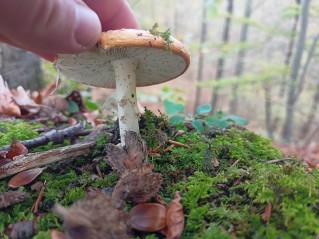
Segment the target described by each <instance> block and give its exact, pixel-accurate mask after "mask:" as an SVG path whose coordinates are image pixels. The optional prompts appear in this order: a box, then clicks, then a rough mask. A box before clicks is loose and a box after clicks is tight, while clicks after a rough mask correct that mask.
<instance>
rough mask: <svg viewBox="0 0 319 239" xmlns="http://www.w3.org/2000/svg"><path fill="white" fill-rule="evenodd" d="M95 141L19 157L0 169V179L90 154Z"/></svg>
mask: <svg viewBox="0 0 319 239" xmlns="http://www.w3.org/2000/svg"><path fill="white" fill-rule="evenodd" d="M94 143H95V141H90V142H86V143H82V144H75V145H70V146H66V147H61V148H57V149H52V150H49V151H45V152H38V153H30V154H25V155H19V156H17V157H15V158H14V160H13V161H12V162H9V163H7V164H4V165H2V166H1V167H0V179H1V178H5V177H8V176H10V175H13V174H15V173H19V172H22V171H24V170H27V169H30V168H34V167H39V166H43V165H47V164H50V163H54V162H58V161H61V160H64V159H67V158H76V157H78V156H81V155H84V154H87V153H89V152H90V150H91V148H92V147H93V145H94Z"/></svg>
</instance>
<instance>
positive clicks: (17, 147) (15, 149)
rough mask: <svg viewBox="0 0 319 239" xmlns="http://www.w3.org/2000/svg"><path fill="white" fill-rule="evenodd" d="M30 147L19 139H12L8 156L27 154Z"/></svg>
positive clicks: (10, 157) (11, 157)
mask: <svg viewBox="0 0 319 239" xmlns="http://www.w3.org/2000/svg"><path fill="white" fill-rule="evenodd" d="M27 153H28V149H27V148H26V147H25V146H24V145H23V144H22V143H21V142H20V141H18V140H15V139H14V140H12V143H11V145H10V149H9V151H8V152H7V153H6V155H5V156H6V158H9V159H13V158H14V157H16V156H18V155H21V154H27Z"/></svg>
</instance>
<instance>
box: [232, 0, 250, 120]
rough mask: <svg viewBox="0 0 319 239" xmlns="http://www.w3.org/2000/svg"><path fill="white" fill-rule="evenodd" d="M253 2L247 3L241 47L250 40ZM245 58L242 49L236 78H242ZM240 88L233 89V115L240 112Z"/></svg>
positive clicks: (238, 57)
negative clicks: (249, 20) (249, 32)
mask: <svg viewBox="0 0 319 239" xmlns="http://www.w3.org/2000/svg"><path fill="white" fill-rule="evenodd" d="M252 2H253V0H247V1H246V5H245V13H244V17H245V22H244V23H243V25H242V27H241V30H240V38H239V41H240V43H241V45H243V43H245V42H247V39H248V29H249V23H247V20H248V19H249V18H250V16H251V12H252V9H251V6H252ZM245 56H246V49H245V48H243V47H241V49H240V50H239V52H238V54H237V62H236V65H235V76H236V77H240V76H241V75H242V72H243V70H244V60H245ZM238 86H239V83H237V84H235V85H234V86H233V87H232V95H231V101H230V112H231V113H232V114H237V110H238Z"/></svg>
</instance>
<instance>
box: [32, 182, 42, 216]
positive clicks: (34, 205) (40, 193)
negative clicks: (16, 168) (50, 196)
mask: <svg viewBox="0 0 319 239" xmlns="http://www.w3.org/2000/svg"><path fill="white" fill-rule="evenodd" d="M44 189H45V187H44V185H42V187H41V189H40V192H39V195H38V197H37V199H36V200H35V202H34V203H33V205H32V207H31V212H33V213H37V212H38V209H39V204H40V202H41V200H42V198H43V194H44Z"/></svg>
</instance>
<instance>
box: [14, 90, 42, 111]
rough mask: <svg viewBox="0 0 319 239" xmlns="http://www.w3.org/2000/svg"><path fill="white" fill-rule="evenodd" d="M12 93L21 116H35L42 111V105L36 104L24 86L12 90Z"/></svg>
mask: <svg viewBox="0 0 319 239" xmlns="http://www.w3.org/2000/svg"><path fill="white" fill-rule="evenodd" d="M11 92H12V94H13V97H12V98H13V100H14V101H15V102H16V104H17V105H18V106H19V107H20V110H21V114H23V115H24V116H25V117H28V116H30V115H34V114H36V113H38V112H39V111H40V109H41V105H38V104H37V103H35V102H34V100H33V99H32V98H31V97H30V95H29V94H28V93H27V92H26V91H25V90H24V88H23V87H22V86H18V87H17V89H12V90H11Z"/></svg>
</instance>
